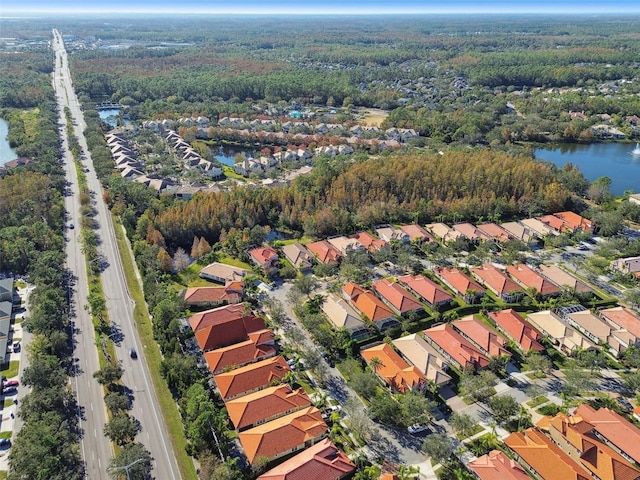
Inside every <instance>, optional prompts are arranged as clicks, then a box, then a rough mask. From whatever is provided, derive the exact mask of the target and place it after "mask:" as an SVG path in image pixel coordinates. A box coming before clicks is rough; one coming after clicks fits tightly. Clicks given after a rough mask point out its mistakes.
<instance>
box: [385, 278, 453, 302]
mask: <svg viewBox="0 0 640 480" xmlns="http://www.w3.org/2000/svg"><path fill="white" fill-rule="evenodd" d="M398 281H399V282H400V283H402V284H403V285H405V286H406V287H407V288H408V289H409V290H410V291H412V292H413V293H415V294H416V295H418V296H420V297H421V298H423V299H424V300H425V301H426V302H427V303H428V304H429V305H430V306H432V307H443V306H446V305H449V304H450V303H451V301H452V300H453V296H451V294H450V293H448V292H447V291H446V290H445V289H444V288H442V287H441V286H440V285H438V284H437V283H435V282H433V281H431V280H430V279H428V278H427V277H424V276H422V275H415V276H414V275H404V276H402V277H399V278H398Z"/></svg>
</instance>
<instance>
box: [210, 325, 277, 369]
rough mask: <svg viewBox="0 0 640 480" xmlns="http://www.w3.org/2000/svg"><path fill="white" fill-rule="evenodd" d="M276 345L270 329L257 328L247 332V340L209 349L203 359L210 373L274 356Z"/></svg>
mask: <svg viewBox="0 0 640 480" xmlns="http://www.w3.org/2000/svg"><path fill="white" fill-rule="evenodd" d="M275 354H276V347H275V342H274V340H273V332H272V331H271V330H267V329H265V330H258V331H256V332H252V333H250V334H249V340H246V341H244V342H239V343H234V344H233V345H229V346H227V347H222V348H216V349H215V350H209V351H208V352H206V353H205V354H204V359H205V361H206V362H207V365H209V370H210V371H211V373H213V374H216V373H220V372H222V371H223V370H225V369H228V368H230V367H234V368H237V367H243V366H244V365H247V364H249V363H253V362H258V361H260V360H264V359H266V358H270V357H273V356H275Z"/></svg>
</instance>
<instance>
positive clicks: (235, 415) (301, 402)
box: [225, 384, 311, 430]
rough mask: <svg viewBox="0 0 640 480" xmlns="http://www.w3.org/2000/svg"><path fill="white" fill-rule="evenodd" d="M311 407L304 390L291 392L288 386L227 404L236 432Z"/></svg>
mask: <svg viewBox="0 0 640 480" xmlns="http://www.w3.org/2000/svg"><path fill="white" fill-rule="evenodd" d="M309 405H311V400H310V399H309V396H308V395H307V394H306V393H305V391H304V390H303V389H302V388H298V389H297V390H291V387H290V386H289V385H287V384H283V385H276V386H273V387H268V388H265V389H264V390H259V391H257V392H253V393H250V394H249V395H242V396H241V397H238V398H234V399H233V400H229V401H228V402H226V403H225V406H226V407H227V412H228V413H229V418H230V419H231V422H232V423H233V425H234V426H235V427H236V430H242V429H243V428H245V427H247V426H249V425H254V424H255V423H258V422H260V421H262V420H264V419H270V418H276V417H278V416H282V415H283V414H288V413H291V412H292V411H295V410H299V409H301V408H303V407H308V406H309Z"/></svg>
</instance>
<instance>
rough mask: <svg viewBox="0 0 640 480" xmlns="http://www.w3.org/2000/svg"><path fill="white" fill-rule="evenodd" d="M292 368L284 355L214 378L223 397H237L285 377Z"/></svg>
mask: <svg viewBox="0 0 640 480" xmlns="http://www.w3.org/2000/svg"><path fill="white" fill-rule="evenodd" d="M290 371H291V369H290V368H289V365H287V362H286V361H285V359H284V358H282V356H280V355H278V356H277V357H273V358H269V359H267V360H262V361H260V362H257V363H251V364H249V365H246V366H244V367H240V368H237V369H235V370H231V371H230V372H224V373H220V374H218V375H215V376H214V377H213V378H214V380H215V382H216V385H217V386H218V390H219V391H220V396H221V397H222V398H223V399H230V398H235V397H237V396H239V395H242V394H243V393H247V392H252V391H254V390H261V389H262V388H264V387H266V386H268V385H269V383H271V382H273V381H278V380H280V379H281V378H282V377H284V376H285V375H286V374H287V373H288V372H290Z"/></svg>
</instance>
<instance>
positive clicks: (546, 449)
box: [504, 428, 591, 480]
mask: <svg viewBox="0 0 640 480" xmlns="http://www.w3.org/2000/svg"><path fill="white" fill-rule="evenodd" d="M504 443H505V445H506V446H507V447H509V448H510V449H511V451H512V452H513V453H514V454H515V456H516V460H520V461H521V462H522V463H524V465H525V466H526V467H527V468H528V469H529V470H530V471H531V473H532V474H534V476H535V477H536V478H542V479H543V480H590V479H591V475H590V474H589V472H588V471H587V470H585V469H584V468H583V467H581V466H580V465H578V464H577V463H576V462H574V461H573V460H572V459H571V457H569V455H567V454H566V453H564V452H563V451H562V450H561V449H560V447H558V446H557V445H556V444H555V443H554V442H553V440H551V439H550V438H549V437H547V436H546V435H545V434H543V433H542V432H541V431H540V430H538V429H536V428H528V429H526V430H525V431H524V432H515V433H512V434H511V435H509V436H508V437H507V438H505V439H504Z"/></svg>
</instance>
